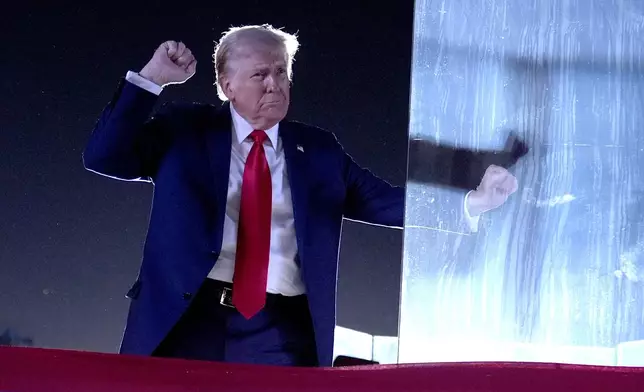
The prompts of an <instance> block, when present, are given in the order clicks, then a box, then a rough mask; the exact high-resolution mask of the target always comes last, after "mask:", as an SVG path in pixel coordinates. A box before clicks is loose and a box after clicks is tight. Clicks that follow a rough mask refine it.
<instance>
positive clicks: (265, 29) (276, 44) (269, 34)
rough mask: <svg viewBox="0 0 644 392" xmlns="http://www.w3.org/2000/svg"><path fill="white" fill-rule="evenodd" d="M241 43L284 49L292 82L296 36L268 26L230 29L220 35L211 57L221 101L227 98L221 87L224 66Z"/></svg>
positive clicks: (296, 45) (296, 43)
mask: <svg viewBox="0 0 644 392" xmlns="http://www.w3.org/2000/svg"><path fill="white" fill-rule="evenodd" d="M243 43H250V44H261V45H264V46H268V47H269V48H271V49H277V48H279V49H284V51H285V52H286V57H287V59H286V60H287V64H286V66H287V74H288V79H289V80H292V77H293V61H294V60H295V53H297V49H298V48H299V46H300V44H299V42H298V40H297V36H296V35H294V34H289V33H286V32H284V31H282V30H281V29H276V28H274V27H273V26H271V25H269V24H263V25H251V26H240V27H231V28H230V29H229V30H228V31H225V32H224V33H223V34H222V37H221V39H220V40H219V42H218V43H217V44H216V46H215V52H214V53H213V55H212V57H213V60H214V62H215V80H216V84H217V95H218V96H219V99H221V100H222V101H226V100H227V99H228V98H226V95H224V91H223V89H222V87H221V76H222V75H223V74H224V73H225V72H226V65H227V63H228V61H229V60H230V58H231V57H232V56H234V54H235V53H234V52H235V49H237V48H238V47H240V46H241V44H243Z"/></svg>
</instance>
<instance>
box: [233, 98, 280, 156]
mask: <svg viewBox="0 0 644 392" xmlns="http://www.w3.org/2000/svg"><path fill="white" fill-rule="evenodd" d="M230 113H231V115H232V119H233V128H234V132H235V135H236V136H237V143H239V144H241V143H242V142H243V141H244V140H246V138H247V137H248V136H250V134H251V132H253V130H254V129H253V127H252V126H251V125H250V124H249V123H248V121H246V120H244V118H243V117H242V116H241V115H240V114H239V113H237V111H236V110H235V108H234V107H233V105H232V104H231V105H230ZM278 130H279V123H277V124H275V125H273V126H272V127H271V128H270V129H264V132H266V136H268V139H269V140H270V141H271V145H272V146H273V148H274V149H277V135H278Z"/></svg>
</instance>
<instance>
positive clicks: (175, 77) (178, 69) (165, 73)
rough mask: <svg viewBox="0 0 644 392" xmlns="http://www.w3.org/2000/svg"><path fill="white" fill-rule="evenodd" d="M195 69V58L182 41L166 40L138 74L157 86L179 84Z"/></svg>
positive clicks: (189, 76)
mask: <svg viewBox="0 0 644 392" xmlns="http://www.w3.org/2000/svg"><path fill="white" fill-rule="evenodd" d="M196 70H197V60H195V57H194V56H193V55H192V52H191V51H190V49H188V48H186V45H185V44H184V43H183V42H176V41H166V42H164V43H162V44H161V46H159V47H158V48H157V50H156V51H155V52H154V55H153V56H152V58H151V59H150V61H148V63H147V64H146V65H145V67H143V69H142V70H141V72H139V75H141V76H142V77H144V78H146V79H148V80H149V81H151V82H154V83H156V84H158V85H159V86H161V87H163V86H167V85H169V84H181V83H183V82H185V81H186V80H188V79H190V78H191V77H192V75H194V74H195V72H196Z"/></svg>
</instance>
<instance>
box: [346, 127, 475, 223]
mask: <svg viewBox="0 0 644 392" xmlns="http://www.w3.org/2000/svg"><path fill="white" fill-rule="evenodd" d="M335 142H336V144H337V146H338V149H339V150H340V155H341V156H342V171H343V175H344V180H345V184H346V186H347V194H346V198H345V205H344V216H345V218H347V219H350V220H356V221H360V222H364V223H369V224H374V225H382V226H388V227H396V228H402V227H404V226H405V198H406V194H405V188H403V187H397V186H393V185H391V184H389V183H388V182H386V181H385V180H383V179H381V178H379V177H377V176H375V175H374V174H373V173H372V172H371V171H369V170H367V169H365V168H362V167H360V166H359V165H358V164H357V163H356V162H355V161H354V160H353V158H352V157H351V156H350V155H349V154H347V153H346V152H345V151H344V149H343V148H342V146H341V145H340V143H338V142H337V139H336V141H335ZM443 192H446V193H449V197H447V198H445V197H444V196H447V195H446V194H442V195H441V196H443V197H442V199H449V200H445V202H446V204H445V205H436V204H434V208H433V210H434V211H431V212H430V211H424V213H425V214H427V216H425V217H419V218H420V221H424V222H428V221H430V220H431V218H432V217H434V216H442V215H444V214H443V213H442V212H443V210H448V211H451V214H449V215H451V216H449V215H448V216H449V218H448V219H447V220H441V222H440V223H441V226H442V227H441V229H447V230H450V231H455V232H461V233H463V234H469V233H472V232H476V231H477V230H478V225H479V217H478V216H471V215H470V214H469V212H468V211H467V205H466V202H467V196H469V193H468V194H466V195H464V194H455V193H454V192H449V191H447V190H442V189H440V188H435V189H432V192H431V193H433V194H434V196H438V194H441V193H443ZM455 199H456V200H455ZM454 201H456V204H455V207H456V208H453V209H452V208H450V207H451V206H452V203H453V202H454ZM422 204H426V203H422ZM436 208H438V209H439V210H440V211H436ZM414 211H415V209H414V208H411V210H410V212H411V213H413V212H414ZM443 217H444V216H443ZM412 220H414V218H413V217H412Z"/></svg>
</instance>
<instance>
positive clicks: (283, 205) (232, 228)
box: [126, 71, 479, 296]
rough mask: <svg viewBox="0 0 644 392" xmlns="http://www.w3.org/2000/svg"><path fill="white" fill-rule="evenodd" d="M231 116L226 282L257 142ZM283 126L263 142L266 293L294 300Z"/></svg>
mask: <svg viewBox="0 0 644 392" xmlns="http://www.w3.org/2000/svg"><path fill="white" fill-rule="evenodd" d="M126 80H127V81H128V82H130V83H132V84H134V85H136V86H139V87H141V88H143V89H145V90H147V91H149V92H151V93H153V94H156V95H159V94H160V93H161V91H162V90H163V88H162V87H161V86H159V85H157V84H155V83H153V82H151V81H149V80H147V79H145V78H143V77H142V76H140V75H139V74H137V73H135V72H131V71H130V72H128V73H127V75H126ZM230 111H231V116H232V125H233V126H232V128H233V129H232V130H231V132H233V138H232V147H231V148H232V151H231V155H230V176H229V178H228V197H227V200H226V217H225V219H224V233H223V243H222V248H221V253H220V255H219V259H218V260H217V263H215V266H214V267H213V269H212V270H211V271H210V273H209V274H208V277H209V278H211V279H216V280H221V281H224V282H232V281H233V272H234V270H235V254H236V249H237V224H238V219H239V204H240V201H241V186H242V178H243V175H244V166H245V164H246V157H248V154H249V153H250V149H251V147H252V145H253V141H252V140H251V139H249V137H248V136H249V135H250V134H251V132H252V131H253V128H252V127H251V125H250V124H249V123H248V122H247V121H246V120H244V119H243V118H242V117H241V116H240V115H239V114H238V113H237V112H236V111H235V109H234V108H233V105H230ZM278 130H279V124H277V125H275V126H274V127H272V128H271V129H267V130H265V131H266V134H267V135H268V138H267V139H266V141H264V150H265V151H266V160H267V161H268V166H269V168H270V171H271V178H272V184H273V212H272V215H271V247H270V254H269V264H268V279H267V285H266V286H267V287H266V291H267V292H269V293H273V294H282V295H287V296H294V295H299V294H304V293H305V291H306V289H305V287H304V282H303V281H302V278H301V275H300V269H299V267H298V266H297V264H296V263H295V256H296V255H297V240H296V237H295V220H294V218H293V204H292V200H291V188H290V185H289V181H288V174H287V172H286V160H285V157H284V148H283V146H282V142H281V139H280V138H279V136H278V135H279V133H278ZM467 196H469V193H468V194H467V195H466V197H465V198H464V206H463V207H464V212H465V219H466V221H467V223H468V226H469V228H470V229H471V231H473V232H475V231H477V229H478V222H479V217H478V216H475V217H472V216H470V214H469V213H468V211H467V207H466V206H467Z"/></svg>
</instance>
